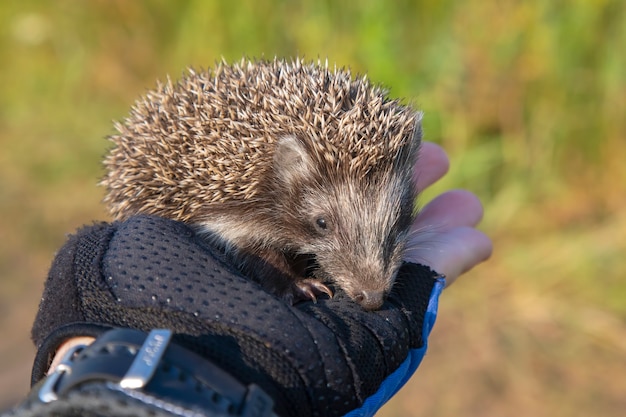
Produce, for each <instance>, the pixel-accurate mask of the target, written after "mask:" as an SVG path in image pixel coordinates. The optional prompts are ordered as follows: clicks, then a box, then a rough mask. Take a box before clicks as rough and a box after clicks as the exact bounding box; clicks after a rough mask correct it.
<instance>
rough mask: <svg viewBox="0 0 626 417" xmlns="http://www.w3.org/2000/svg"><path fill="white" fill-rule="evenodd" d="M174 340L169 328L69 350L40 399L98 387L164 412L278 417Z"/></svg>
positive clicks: (264, 401)
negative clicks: (171, 338)
mask: <svg viewBox="0 0 626 417" xmlns="http://www.w3.org/2000/svg"><path fill="white" fill-rule="evenodd" d="M170 336H171V332H170V331H169V330H153V331H152V332H151V333H150V334H149V335H146V334H145V333H143V332H140V331H137V330H129V329H114V330H110V331H108V332H106V333H103V334H102V335H101V336H100V337H99V338H98V339H97V340H96V341H95V342H93V344H91V345H89V346H77V347H76V348H74V349H73V350H72V351H70V352H68V354H66V355H65V357H64V359H63V361H62V363H61V364H60V365H59V366H58V367H57V368H56V369H55V370H53V371H52V373H51V374H50V375H49V376H48V377H47V378H46V379H45V380H44V381H43V383H42V384H41V385H39V389H38V391H37V398H38V400H39V401H40V402H41V403H44V404H48V403H53V402H56V401H63V399H64V398H66V397H67V396H68V395H70V394H71V393H72V392H73V391H76V390H79V389H80V388H81V387H84V386H86V385H88V384H94V383H99V384H101V385H103V386H105V387H106V388H107V389H108V390H112V391H117V392H118V393H122V394H124V395H126V396H127V397H130V398H132V399H133V400H134V401H139V402H143V403H149V404H150V406H151V407H157V408H160V409H162V410H164V411H170V410H171V409H172V407H174V408H177V409H179V411H180V410H185V409H186V410H189V411H190V412H192V414H190V415H219V416H222V415H223V416H242V417H257V416H258V417H265V416H268V417H269V416H275V414H274V413H273V412H272V407H273V401H272V399H271V398H270V397H269V396H268V395H267V394H266V393H265V392H263V390H262V389H261V388H259V387H258V386H256V385H254V384H252V385H249V386H244V385H243V384H241V383H240V382H239V381H237V380H236V379H234V378H233V377H232V376H231V375H230V374H228V373H226V372H224V371H223V370H222V369H220V368H218V367H217V366H216V365H214V364H213V363H211V362H208V361H207V360H205V359H204V358H201V357H200V356H198V355H196V354H195V353H193V352H191V351H189V350H187V349H185V348H183V347H181V346H178V345H176V344H175V343H172V342H171V341H170ZM207 411H208V412H209V413H208V414H205V412H207ZM177 414H180V413H179V412H176V413H173V415H177Z"/></svg>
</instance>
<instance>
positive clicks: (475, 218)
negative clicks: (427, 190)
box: [413, 190, 483, 231]
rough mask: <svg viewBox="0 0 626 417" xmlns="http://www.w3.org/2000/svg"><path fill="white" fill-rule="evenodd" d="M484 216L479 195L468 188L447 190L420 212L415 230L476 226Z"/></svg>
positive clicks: (414, 226)
mask: <svg viewBox="0 0 626 417" xmlns="http://www.w3.org/2000/svg"><path fill="white" fill-rule="evenodd" d="M482 218H483V206H482V203H481V202H480V200H479V199H478V197H476V195H474V194H472V193H471V192H469V191H466V190H452V191H447V192H445V193H443V194H440V195H439V196H437V197H435V198H434V199H433V200H432V201H431V202H430V203H428V204H427V205H426V206H424V208H423V209H422V210H421V211H420V212H419V214H418V215H417V218H416V219H415V223H414V224H413V230H414V231H416V230H424V229H436V230H439V231H443V230H447V229H451V228H454V227H458V226H476V225H477V224H478V223H480V221H481V220H482Z"/></svg>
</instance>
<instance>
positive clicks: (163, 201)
mask: <svg viewBox="0 0 626 417" xmlns="http://www.w3.org/2000/svg"><path fill="white" fill-rule="evenodd" d="M421 119H422V113H421V112H420V111H417V110H415V109H413V108H412V107H411V106H409V105H405V104H402V102H401V101H400V100H398V99H392V98H390V97H389V91H388V90H387V89H386V88H384V87H383V86H381V85H378V84H375V83H373V82H371V81H370V80H369V79H368V77H367V76H366V75H360V76H354V77H353V76H352V74H351V71H350V69H347V68H337V67H336V66H335V67H334V68H329V65H328V62H327V61H326V62H325V63H322V62H320V61H318V62H305V61H304V60H302V59H299V58H298V59H295V60H286V59H279V58H274V59H273V60H252V59H242V60H241V61H240V62H238V63H233V64H228V63H226V62H221V63H218V64H216V66H215V67H214V68H212V69H207V70H194V69H188V70H186V72H185V73H184V74H183V76H182V77H181V79H180V80H179V81H177V82H176V83H173V82H172V81H171V79H170V78H169V77H168V78H167V80H166V82H157V86H156V87H155V88H154V89H153V90H150V91H148V92H147V93H146V94H145V95H144V96H143V97H141V98H140V99H139V100H137V101H136V103H135V104H134V106H133V107H132V108H131V111H130V114H129V116H128V117H127V118H126V119H125V120H124V121H123V122H117V123H115V129H116V133H115V134H113V135H112V136H110V137H109V139H110V140H111V141H112V142H113V146H112V148H111V149H110V150H109V152H108V154H107V156H106V157H105V160H104V166H105V170H106V174H105V175H104V177H103V179H102V181H101V185H103V186H104V187H105V188H106V193H105V197H104V202H105V204H106V205H107V206H108V209H109V210H110V213H111V215H112V217H113V218H114V219H117V220H123V219H126V218H128V217H129V216H132V215H136V214H147V215H156V216H162V217H166V218H170V219H173V220H177V221H181V222H184V223H187V224H189V225H191V227H192V228H193V229H194V230H195V231H196V232H197V234H198V235H200V236H202V238H204V239H206V241H207V242H209V243H211V244H212V245H213V246H214V247H216V248H220V251H219V252H220V253H221V254H222V255H223V256H225V257H226V258H227V259H228V261H230V262H231V263H232V264H233V265H236V268H237V269H238V270H239V272H241V273H242V274H244V275H246V276H248V277H250V278H252V279H254V280H255V281H257V282H259V283H260V284H261V285H264V286H265V287H266V288H267V289H268V290H270V291H272V292H274V293H276V294H277V295H278V296H281V297H284V298H285V299H288V300H290V301H292V302H294V300H302V299H304V300H306V299H311V300H314V301H315V300H316V296H320V295H322V294H324V293H326V294H328V295H329V296H331V297H332V296H333V291H331V290H330V288H329V285H330V286H332V287H333V288H336V290H335V292H336V291H338V290H340V291H343V292H344V294H346V295H347V296H349V297H350V298H351V299H353V300H354V301H356V302H357V303H358V304H360V305H361V306H362V307H363V308H365V309H366V310H375V309H378V308H380V307H381V306H382V304H383V302H384V300H385V298H386V296H387V295H388V293H389V291H390V290H391V288H392V286H393V284H394V282H395V277H396V274H397V271H398V269H399V267H400V265H401V263H402V255H403V251H404V249H405V246H406V243H407V239H408V235H409V231H410V227H411V224H412V223H413V220H414V217H415V209H414V204H415V200H416V197H417V194H418V190H417V189H416V185H415V183H414V176H413V168H414V165H415V163H416V160H417V155H418V152H419V146H420V142H421V137H422V128H421Z"/></svg>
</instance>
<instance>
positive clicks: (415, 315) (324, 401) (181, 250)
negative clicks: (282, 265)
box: [33, 216, 436, 416]
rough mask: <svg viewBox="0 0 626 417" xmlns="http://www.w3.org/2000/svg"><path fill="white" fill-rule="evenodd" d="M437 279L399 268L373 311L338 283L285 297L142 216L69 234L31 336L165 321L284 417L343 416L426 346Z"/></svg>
mask: <svg viewBox="0 0 626 417" xmlns="http://www.w3.org/2000/svg"><path fill="white" fill-rule="evenodd" d="M435 277H436V274H435V273H434V272H433V271H431V270H429V269H428V268H426V267H423V266H419V265H413V264H406V265H404V266H403V268H402V269H401V271H400V274H399V276H398V282H397V285H396V288H398V289H401V291H392V293H391V295H390V297H389V298H388V300H387V302H386V303H385V305H384V306H383V308H382V309H381V310H379V311H376V312H365V311H364V310H363V309H362V308H361V307H360V306H358V305H357V304H356V303H354V302H352V301H350V300H349V299H347V298H345V297H343V296H342V293H341V291H339V290H337V294H336V296H335V297H334V298H333V299H320V300H319V301H318V302H317V303H312V302H302V303H298V304H296V305H295V306H290V305H288V304H286V303H285V302H284V301H282V300H281V299H279V298H277V297H275V296H273V295H272V294H269V293H267V292H265V291H264V290H263V289H261V287H260V286H259V285H258V284H256V283H254V282H251V281H249V280H247V279H246V278H244V277H241V276H239V275H238V274H237V273H235V272H234V271H233V270H232V269H231V268H230V267H229V266H228V265H226V264H225V263H223V262H222V261H221V260H220V258H219V256H218V255H217V254H216V253H215V252H214V251H213V250H212V249H211V248H210V247H208V246H207V244H206V243H205V242H204V241H203V240H201V239H200V238H199V237H197V236H196V235H195V234H194V233H193V231H192V230H191V229H190V228H189V227H187V226H186V225H184V224H182V223H177V222H173V221H170V220H165V219H162V218H157V217H149V216H137V217H133V218H131V219H129V220H127V221H125V222H122V223H113V224H106V223H102V224H97V225H93V226H89V227H86V228H83V229H82V230H80V231H79V232H78V233H77V235H75V236H72V237H71V238H70V240H69V241H68V243H67V244H66V245H65V246H64V248H63V249H62V250H61V251H60V252H59V254H58V255H57V259H56V260H55V262H54V264H53V267H52V268H51V270H50V276H49V280H48V282H47V283H46V289H45V293H44V297H43V299H42V303H41V305H40V310H39V314H38V317H37V319H36V322H35V325H34V327H33V339H34V341H35V343H36V344H37V345H38V346H40V345H41V344H42V342H43V341H44V339H45V338H46V337H47V335H49V334H50V333H51V332H53V331H54V330H55V329H56V328H58V327H59V326H61V325H63V324H66V323H70V322H75V321H81V322H92V323H105V324H107V325H112V326H119V327H130V328H136V329H140V330H144V331H149V330H150V329H152V328H163V327H166V328H171V329H173V330H174V331H175V332H176V333H177V336H176V340H177V341H178V342H179V343H181V344H182V345H184V346H186V347H188V348H190V349H192V350H194V351H196V352H198V353H200V354H202V355H204V356H205V357H209V358H211V360H212V361H213V362H215V363H216V364H218V365H219V366H221V367H222V368H223V369H225V370H227V371H229V372H231V373H232V374H233V375H234V376H235V377H237V378H238V379H239V380H240V381H242V382H243V383H252V382H254V383H257V384H258V385H259V386H261V387H262V388H263V389H264V390H265V391H266V392H267V393H268V394H269V395H270V396H272V398H274V399H275V401H276V405H277V408H276V411H277V412H278V413H279V414H280V415H293V416H296V415H297V416H305V415H311V416H317V415H320V416H321V415H342V414H345V413H346V412H347V411H349V410H351V409H354V408H356V407H358V406H359V405H360V404H361V403H362V402H363V401H364V399H365V398H367V397H368V396H369V395H371V394H372V393H374V392H375V391H376V389H377V387H378V386H379V385H380V383H381V381H382V380H383V379H384V378H385V377H386V376H388V375H389V374H390V373H391V372H393V370H395V369H396V368H397V367H398V365H399V364H400V363H401V362H402V361H403V360H404V359H405V358H406V355H407V352H408V350H409V349H410V348H417V347H420V346H421V345H422V343H423V342H422V340H421V331H422V322H423V315H424V312H425V310H426V306H427V303H428V299H429V296H430V293H431V291H432V288H433V285H434V282H435V280H434V278H435ZM62 294H64V295H63V296H62Z"/></svg>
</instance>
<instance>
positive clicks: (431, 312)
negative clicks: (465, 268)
mask: <svg viewBox="0 0 626 417" xmlns="http://www.w3.org/2000/svg"><path fill="white" fill-rule="evenodd" d="M445 282H446V280H445V278H443V277H440V278H437V282H436V283H435V285H434V286H433V290H432V292H431V294H430V299H429V300H428V307H427V308H426V314H425V315H424V327H423V328H422V340H423V341H424V345H423V346H422V347H421V348H419V349H412V350H410V351H409V353H408V355H407V358H406V359H405V360H404V362H402V364H400V366H399V367H398V369H396V370H395V371H394V372H393V373H392V374H391V375H389V376H388V377H387V378H386V379H385V380H384V381H383V383H382V384H380V387H379V388H378V391H376V392H375V393H374V394H373V395H372V396H370V397H368V398H367V399H366V400H365V401H364V402H363V405H362V406H361V408H357V409H355V410H352V411H350V412H349V413H348V414H346V415H345V417H366V416H373V415H375V414H376V412H377V411H378V410H379V409H380V408H381V407H382V406H383V405H384V404H385V403H386V402H387V401H389V399H391V397H393V396H394V395H395V394H396V393H397V392H398V391H399V390H400V388H402V387H403V386H404V384H406V382H407V381H408V380H409V379H410V378H411V376H413V373H415V370H416V369H417V367H418V366H419V364H420V363H421V362H422V359H423V358H424V354H426V348H427V346H428V336H429V335H430V331H431V330H432V328H433V326H434V325H435V319H436V318H437V309H438V307H439V296H440V295H441V291H443V288H444V287H445Z"/></svg>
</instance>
